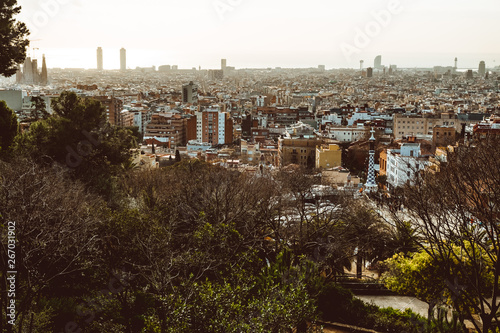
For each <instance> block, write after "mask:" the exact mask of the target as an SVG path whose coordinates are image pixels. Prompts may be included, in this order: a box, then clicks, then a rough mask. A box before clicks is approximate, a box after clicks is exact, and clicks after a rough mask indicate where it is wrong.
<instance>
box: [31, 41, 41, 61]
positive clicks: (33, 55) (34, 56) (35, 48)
mask: <svg viewBox="0 0 500 333" xmlns="http://www.w3.org/2000/svg"><path fill="white" fill-rule="evenodd" d="M40 40H41V39H29V41H30V44H31V42H38V41H40ZM35 50H40V49H39V48H38V47H34V48H33V54H32V57H33V59H35V58H36V54H35Z"/></svg>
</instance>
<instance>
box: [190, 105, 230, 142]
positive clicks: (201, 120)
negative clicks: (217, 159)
mask: <svg viewBox="0 0 500 333" xmlns="http://www.w3.org/2000/svg"><path fill="white" fill-rule="evenodd" d="M196 138H197V139H198V140H200V141H201V142H203V143H210V144H211V145H218V144H225V143H232V142H233V120H232V119H231V117H230V114H229V113H227V112H222V111H221V110H220V107H219V106H215V107H210V108H207V109H205V110H203V111H202V112H196Z"/></svg>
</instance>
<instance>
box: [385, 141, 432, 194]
mask: <svg viewBox="0 0 500 333" xmlns="http://www.w3.org/2000/svg"><path fill="white" fill-rule="evenodd" d="M427 165H429V160H428V158H427V157H423V156H422V155H421V151H420V144H419V143H403V144H402V145H401V148H400V149H388V150H387V166H386V169H387V183H388V185H389V188H390V189H393V188H396V187H399V186H403V185H404V184H406V183H407V182H408V181H410V182H411V181H412V180H413V179H414V177H415V174H416V173H417V172H419V171H421V170H424V169H425V167H426V166H427Z"/></svg>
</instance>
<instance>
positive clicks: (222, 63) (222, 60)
mask: <svg viewBox="0 0 500 333" xmlns="http://www.w3.org/2000/svg"><path fill="white" fill-rule="evenodd" d="M226 65H227V61H226V59H221V60H220V69H222V70H225V69H226V67H227V66H226Z"/></svg>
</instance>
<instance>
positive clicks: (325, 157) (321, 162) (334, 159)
mask: <svg viewBox="0 0 500 333" xmlns="http://www.w3.org/2000/svg"><path fill="white" fill-rule="evenodd" d="M341 165H342V149H340V147H339V145H333V144H330V145H322V146H318V147H316V168H317V169H320V168H321V169H328V168H334V167H338V166H341Z"/></svg>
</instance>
